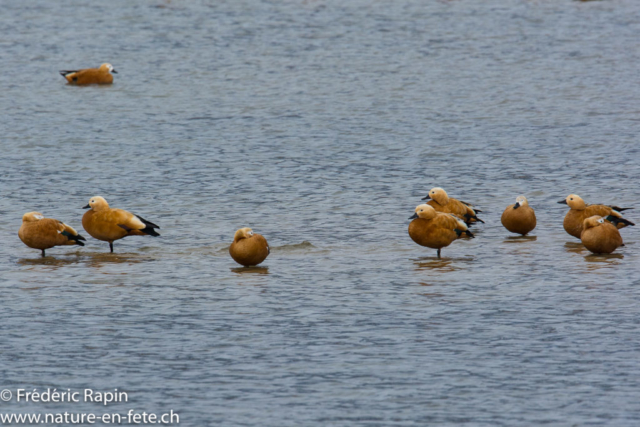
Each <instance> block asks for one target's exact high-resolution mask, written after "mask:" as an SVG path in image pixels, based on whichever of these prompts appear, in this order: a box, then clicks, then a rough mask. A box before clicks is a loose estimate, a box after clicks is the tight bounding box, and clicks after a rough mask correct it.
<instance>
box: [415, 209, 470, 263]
mask: <svg viewBox="0 0 640 427" xmlns="http://www.w3.org/2000/svg"><path fill="white" fill-rule="evenodd" d="M409 219H412V220H413V221H411V223H409V237H411V240H413V241H414V242H416V243H417V244H419V245H420V246H426V247H428V248H431V249H437V250H438V252H437V254H438V258H440V254H441V250H442V248H444V247H447V246H449V245H450V244H451V243H453V241H454V240H457V239H458V238H460V237H461V236H462V235H463V234H464V235H466V236H468V237H474V235H473V234H472V233H471V231H469V228H468V227H467V224H466V223H465V222H464V221H463V220H462V219H461V218H458V217H457V216H455V215H453V214H450V213H442V212H437V211H436V210H435V209H434V208H433V206H431V205H428V204H422V205H418V206H416V209H415V212H414V214H413V215H412V216H410V217H409Z"/></svg>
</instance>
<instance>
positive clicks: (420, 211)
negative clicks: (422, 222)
mask: <svg viewBox="0 0 640 427" xmlns="http://www.w3.org/2000/svg"><path fill="white" fill-rule="evenodd" d="M416 215H418V218H422V219H432V218H435V216H436V210H435V209H433V207H431V206H429V205H427V204H424V205H418V206H416Z"/></svg>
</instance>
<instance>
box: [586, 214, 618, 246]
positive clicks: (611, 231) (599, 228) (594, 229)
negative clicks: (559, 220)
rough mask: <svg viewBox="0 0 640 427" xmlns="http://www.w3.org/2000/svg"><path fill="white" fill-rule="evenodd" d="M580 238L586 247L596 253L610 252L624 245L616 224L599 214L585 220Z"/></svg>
mask: <svg viewBox="0 0 640 427" xmlns="http://www.w3.org/2000/svg"><path fill="white" fill-rule="evenodd" d="M580 240H582V244H583V245H584V247H585V248H587V249H589V250H590V251H591V252H593V253H594V254H610V253H611V252H613V251H615V250H616V249H618V248H619V247H620V246H624V243H623V242H622V236H620V232H619V231H618V229H617V228H616V226H615V225H613V224H611V223H609V222H607V221H605V220H604V218H602V217H601V216H599V215H594V216H592V217H590V218H587V219H585V220H584V222H583V224H582V235H581V236H580Z"/></svg>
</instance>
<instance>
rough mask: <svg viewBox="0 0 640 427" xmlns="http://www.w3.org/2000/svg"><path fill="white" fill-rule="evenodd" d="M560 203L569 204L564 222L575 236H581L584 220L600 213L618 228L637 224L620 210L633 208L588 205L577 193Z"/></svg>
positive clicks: (567, 230) (564, 225)
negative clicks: (626, 217) (625, 216)
mask: <svg viewBox="0 0 640 427" xmlns="http://www.w3.org/2000/svg"><path fill="white" fill-rule="evenodd" d="M558 203H560V204H564V205H568V206H569V208H570V209H569V212H567V215H566V216H565V217H564V222H563V223H562V225H563V227H564V229H565V231H566V232H567V233H569V234H570V235H572V236H573V237H576V238H578V239H579V238H580V234H581V233H582V227H583V224H584V220H585V219H587V218H590V217H592V216H594V215H599V216H601V217H602V218H604V219H605V221H609V222H612V223H613V224H614V225H615V226H616V227H617V228H619V229H620V228H624V227H626V226H633V225H635V224H634V223H633V222H631V221H629V220H627V219H625V218H623V217H622V214H621V213H620V212H622V211H626V210H628V209H633V208H619V207H617V206H607V205H588V204H586V203H585V202H584V200H582V198H581V197H580V196H578V195H577V194H569V195H568V196H567V197H566V198H565V199H563V200H560V201H559V202H558Z"/></svg>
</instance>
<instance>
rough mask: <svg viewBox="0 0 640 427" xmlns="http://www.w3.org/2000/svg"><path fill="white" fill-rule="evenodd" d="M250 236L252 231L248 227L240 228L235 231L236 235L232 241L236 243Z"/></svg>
mask: <svg viewBox="0 0 640 427" xmlns="http://www.w3.org/2000/svg"><path fill="white" fill-rule="evenodd" d="M251 236H253V230H252V229H250V228H249V227H245V228H241V229H239V230H238V231H236V234H235V235H234V236H233V241H234V242H237V241H239V240H242V239H248V238H249V237H251Z"/></svg>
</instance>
